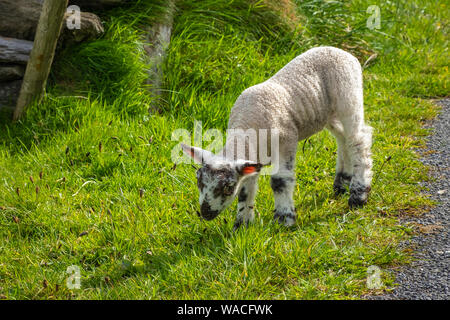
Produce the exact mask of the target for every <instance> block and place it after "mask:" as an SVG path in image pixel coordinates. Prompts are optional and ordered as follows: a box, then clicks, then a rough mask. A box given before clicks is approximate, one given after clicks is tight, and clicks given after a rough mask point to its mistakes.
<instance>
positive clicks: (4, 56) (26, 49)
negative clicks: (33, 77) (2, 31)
mask: <svg viewBox="0 0 450 320" xmlns="http://www.w3.org/2000/svg"><path fill="white" fill-rule="evenodd" d="M32 48H33V42H32V41H28V40H21V39H14V38H6V37H2V36H0V62H7V63H18V64H26V63H27V61H28V58H29V56H30V52H31V49H32Z"/></svg>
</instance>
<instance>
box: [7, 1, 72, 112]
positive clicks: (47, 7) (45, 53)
mask: <svg viewBox="0 0 450 320" xmlns="http://www.w3.org/2000/svg"><path fill="white" fill-rule="evenodd" d="M67 3H68V0H45V1H44V5H43V7H42V12H41V16H40V18H39V23H38V27H37V30H36V36H35V40H34V45H33V50H32V51H31V54H30V59H29V61H28V64H27V69H26V71H25V76H24V79H23V83H22V88H21V90H20V95H19V98H18V100H17V105H16V109H15V110H14V117H13V119H14V120H18V119H19V118H20V116H21V115H22V113H23V112H24V110H25V108H26V107H27V106H28V105H29V104H30V103H31V102H33V100H35V99H37V100H39V99H40V98H41V96H42V93H43V91H44V88H45V84H46V82H47V77H48V74H49V73H50V67H51V64H52V62H53V56H54V54H55V48H56V43H57V41H58V37H59V33H60V32H61V26H62V23H63V20H64V13H65V11H66V8H67Z"/></svg>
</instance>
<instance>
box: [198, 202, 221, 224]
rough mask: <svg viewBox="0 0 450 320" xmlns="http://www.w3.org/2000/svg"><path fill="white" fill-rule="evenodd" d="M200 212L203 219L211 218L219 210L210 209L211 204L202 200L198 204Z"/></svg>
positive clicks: (215, 215)
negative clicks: (199, 204)
mask: <svg viewBox="0 0 450 320" xmlns="http://www.w3.org/2000/svg"><path fill="white" fill-rule="evenodd" d="M200 213H201V215H202V218H203V219H205V220H212V219H214V218H215V217H217V215H218V214H219V211H217V210H211V206H210V205H209V203H208V202H206V201H203V203H202V205H201V206H200Z"/></svg>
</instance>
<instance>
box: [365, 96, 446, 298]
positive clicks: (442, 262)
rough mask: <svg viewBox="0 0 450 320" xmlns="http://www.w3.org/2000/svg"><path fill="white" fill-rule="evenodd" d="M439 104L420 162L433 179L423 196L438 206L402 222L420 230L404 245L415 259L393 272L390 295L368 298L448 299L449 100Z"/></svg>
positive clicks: (427, 184)
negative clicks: (435, 201) (414, 225)
mask: <svg viewBox="0 0 450 320" xmlns="http://www.w3.org/2000/svg"><path fill="white" fill-rule="evenodd" d="M439 104H440V105H441V106H442V112H441V114H440V115H439V116H438V117H437V118H436V119H434V120H433V121H432V122H431V123H430V124H429V125H427V127H432V128H433V134H432V135H431V136H430V137H429V139H428V142H427V151H430V153H428V154H427V155H426V156H424V157H423V158H422V159H421V161H422V162H423V163H424V164H426V165H427V166H429V167H430V175H431V176H432V177H433V178H435V179H436V180H435V181H429V182H424V183H423V185H424V186H425V187H427V188H428V189H429V191H427V192H426V193H428V194H430V196H431V198H432V199H434V200H437V201H438V202H439V203H438V205H437V206H436V207H435V208H433V209H432V210H430V211H429V212H426V213H424V214H423V215H421V216H420V217H409V218H407V219H405V220H404V221H403V222H404V223H414V224H416V225H417V226H419V229H420V231H422V232H421V233H419V234H417V235H415V236H414V237H412V239H411V240H410V241H408V242H407V243H405V245H406V246H409V247H412V248H413V249H414V250H415V254H414V257H415V259H416V260H415V261H414V262H413V263H412V264H411V265H409V266H407V267H405V268H402V269H401V270H400V271H399V272H397V274H396V281H395V282H396V283H397V284H398V287H396V289H395V290H394V291H393V292H392V293H390V294H386V295H381V296H372V297H369V299H414V300H429V299H439V300H449V299H450V236H449V228H450V146H449V142H450V137H449V136H450V99H445V100H441V101H440V102H439ZM431 151H433V152H431Z"/></svg>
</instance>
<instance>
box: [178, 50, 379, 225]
mask: <svg viewBox="0 0 450 320" xmlns="http://www.w3.org/2000/svg"><path fill="white" fill-rule="evenodd" d="M228 128H229V129H244V130H246V129H255V130H260V129H268V130H270V129H272V130H273V129H276V130H278V132H279V150H278V159H279V168H278V170H277V171H276V172H275V173H273V174H272V176H271V187H272V189H273V192H274V197H275V219H276V220H277V221H278V222H279V223H281V224H283V225H286V226H291V225H293V224H294V223H295V217H296V213H295V210H294V201H293V191H294V187H295V181H296V179H295V172H294V168H295V158H296V151H297V145H298V142H299V141H300V140H303V139H306V138H308V137H310V136H311V135H313V134H315V133H317V132H319V131H321V130H322V129H323V128H326V129H328V130H329V131H330V132H331V133H332V134H333V136H334V137H335V138H336V140H337V146H338V150H337V164H336V176H335V180H334V185H333V188H334V192H335V193H336V194H340V193H343V192H345V188H344V185H345V184H350V187H349V188H350V198H349V201H348V203H349V206H350V207H353V206H361V205H364V204H366V202H367V199H368V195H369V192H370V184H371V180H372V171H371V168H372V159H371V151H370V149H371V144H372V128H371V127H369V126H367V125H366V124H365V123H364V110H363V85H362V72H361V65H360V64H359V62H358V60H357V59H356V58H355V57H354V56H352V55H351V54H349V53H347V52H345V51H343V50H340V49H337V48H333V47H318V48H313V49H311V50H308V51H307V52H305V53H303V54H301V55H300V56H298V57H296V58H295V59H293V60H292V61H291V62H289V63H288V64H287V65H286V66H285V67H283V68H282V69H281V70H280V71H278V72H277V73H276V74H275V75H274V76H273V77H271V78H270V79H269V80H267V81H265V82H263V83H260V84H257V85H255V86H253V87H250V88H248V89H246V90H245V91H244V92H243V93H242V94H241V95H240V96H239V98H238V99H237V101H236V103H235V104H234V106H233V108H232V110H231V115H230V119H229V124H228ZM231 140H232V141H231ZM246 141H247V142H248V139H247V140H246ZM248 143H250V142H248ZM269 143H270V142H269ZM182 148H183V151H184V152H185V153H186V154H188V155H190V156H191V157H192V158H193V159H194V160H195V161H196V162H197V163H201V164H203V166H202V167H201V168H200V169H199V170H198V172H197V182H198V188H199V191H200V199H199V200H200V214H201V216H202V217H203V218H204V219H206V220H211V219H213V218H215V217H216V216H217V215H218V214H219V213H220V212H221V211H223V210H224V209H225V208H226V207H227V206H228V205H230V204H231V203H232V202H233V199H234V198H235V196H236V195H238V211H237V217H236V222H235V224H234V228H235V229H236V228H238V227H239V226H240V225H241V224H242V223H243V222H244V223H245V224H248V222H250V221H252V220H253V219H254V201H255V195H256V189H257V179H258V176H259V173H260V170H261V167H262V166H263V165H266V163H265V164H261V163H259V162H256V161H250V160H249V159H250V158H248V157H245V158H237V157H236V156H233V155H234V154H236V152H231V151H232V150H231V149H233V148H236V142H235V140H234V139H231V138H229V137H227V143H226V145H225V147H224V149H223V150H222V152H221V153H220V154H218V155H214V154H212V153H211V152H209V151H206V150H203V149H200V148H196V147H190V146H186V145H182ZM258 148H260V146H259V145H256V146H254V145H251V146H246V150H248V149H253V150H257V149H258ZM246 154H247V153H246Z"/></svg>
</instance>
